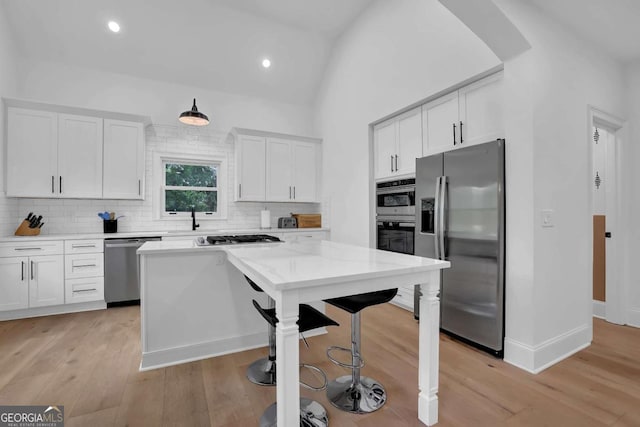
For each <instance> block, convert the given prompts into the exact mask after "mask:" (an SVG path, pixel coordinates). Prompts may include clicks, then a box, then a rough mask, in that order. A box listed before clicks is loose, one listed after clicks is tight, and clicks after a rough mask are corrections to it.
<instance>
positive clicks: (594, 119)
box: [587, 106, 628, 325]
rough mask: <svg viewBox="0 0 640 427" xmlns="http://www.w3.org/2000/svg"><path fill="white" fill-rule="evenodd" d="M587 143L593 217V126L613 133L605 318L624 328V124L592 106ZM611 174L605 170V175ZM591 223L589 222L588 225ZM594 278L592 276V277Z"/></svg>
mask: <svg viewBox="0 0 640 427" xmlns="http://www.w3.org/2000/svg"><path fill="white" fill-rule="evenodd" d="M588 117H589V120H588V128H589V131H588V132H587V135H588V144H589V168H588V170H589V180H588V182H589V206H590V212H591V215H590V216H593V211H592V209H591V208H592V206H593V196H592V190H591V186H592V185H593V176H591V174H592V165H593V160H594V159H593V157H594V148H593V147H594V145H593V134H592V128H593V126H594V125H595V126H601V127H603V128H606V129H607V130H609V131H611V132H613V134H614V135H615V148H616V149H615V153H613V156H614V157H613V158H610V157H609V156H610V153H609V152H607V158H606V159H605V162H606V164H607V165H611V164H613V165H614V168H615V171H614V174H615V184H614V186H615V187H614V190H613V198H614V203H613V206H611V204H609V203H608V204H607V206H606V208H605V217H606V218H607V226H606V230H607V231H608V232H611V233H612V238H611V239H607V241H606V249H605V250H606V256H605V258H606V259H605V266H606V267H605V268H606V279H605V280H606V282H605V283H606V288H605V319H606V320H607V321H608V322H611V323H616V324H620V325H624V324H626V323H627V319H626V311H627V306H626V301H627V283H628V280H627V279H628V275H627V274H626V272H627V269H626V266H627V265H628V260H627V259H626V256H627V255H626V253H627V251H625V250H624V247H625V245H626V243H627V242H626V241H627V237H626V235H627V234H628V233H625V232H624V231H623V230H628V222H627V221H628V219H627V215H626V214H625V210H624V209H622V200H623V198H622V194H625V192H623V191H622V190H623V188H622V187H623V186H624V181H623V179H622V176H623V174H622V172H623V171H622V161H621V159H623V158H625V157H624V155H625V154H626V153H625V151H626V150H625V148H626V147H625V145H626V144H625V141H626V139H627V138H626V136H627V129H628V128H627V126H626V123H625V122H624V121H623V120H622V119H620V118H618V117H616V116H614V115H612V114H609V113H606V112H605V111H603V110H601V109H598V108H596V107H593V106H589V108H588ZM609 173H610V172H609V171H607V174H609ZM590 223H591V222H590ZM590 235H591V236H592V240H591V247H593V231H591V232H590ZM592 277H593V276H592ZM592 292H593V280H592V281H591V286H590V288H589V295H592ZM589 300H590V301H591V310H590V311H591V314H592V315H593V305H594V303H593V297H590V298H589Z"/></svg>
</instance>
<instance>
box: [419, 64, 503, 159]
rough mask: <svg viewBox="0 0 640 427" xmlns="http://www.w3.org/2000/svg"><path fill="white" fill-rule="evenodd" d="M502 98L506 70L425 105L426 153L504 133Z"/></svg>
mask: <svg viewBox="0 0 640 427" xmlns="http://www.w3.org/2000/svg"><path fill="white" fill-rule="evenodd" d="M502 99H503V96H502V73H496V74H493V75H491V76H489V77H487V78H484V79H482V80H479V81H477V82H475V83H472V84H470V85H468V86H465V87H463V88H461V89H459V90H457V91H455V92H452V93H450V94H447V95H445V96H442V97H440V98H438V99H435V100H433V101H431V102H428V103H427V104H425V105H423V106H422V123H423V126H424V132H423V135H422V151H423V154H424V155H425V156H426V155H430V154H435V153H440V152H443V151H448V150H451V149H454V148H458V147H463V146H467V145H474V144H479V143H483V142H487V141H491V140H493V139H497V138H502V137H504V122H503V116H502V105H503V102H502Z"/></svg>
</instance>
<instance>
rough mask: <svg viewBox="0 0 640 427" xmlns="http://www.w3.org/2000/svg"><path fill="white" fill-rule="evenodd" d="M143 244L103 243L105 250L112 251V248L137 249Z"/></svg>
mask: <svg viewBox="0 0 640 427" xmlns="http://www.w3.org/2000/svg"><path fill="white" fill-rule="evenodd" d="M143 244H144V242H130V243H105V244H104V248H105V249H113V248H139V247H140V246H142V245H143Z"/></svg>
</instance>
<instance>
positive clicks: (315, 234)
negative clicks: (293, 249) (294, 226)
mask: <svg viewBox="0 0 640 427" xmlns="http://www.w3.org/2000/svg"><path fill="white" fill-rule="evenodd" d="M281 238H282V240H284V241H285V242H303V241H305V240H327V239H328V238H329V235H328V233H327V232H326V231H317V230H314V231H292V232H288V233H282V237H281Z"/></svg>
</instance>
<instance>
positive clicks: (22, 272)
mask: <svg viewBox="0 0 640 427" xmlns="http://www.w3.org/2000/svg"><path fill="white" fill-rule="evenodd" d="M28 264H29V259H28V258H27V257H12V258H0V277H1V278H2V280H0V311H6V310H18V309H21V308H27V307H29V279H28V276H27V271H26V268H27V265H28Z"/></svg>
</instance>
